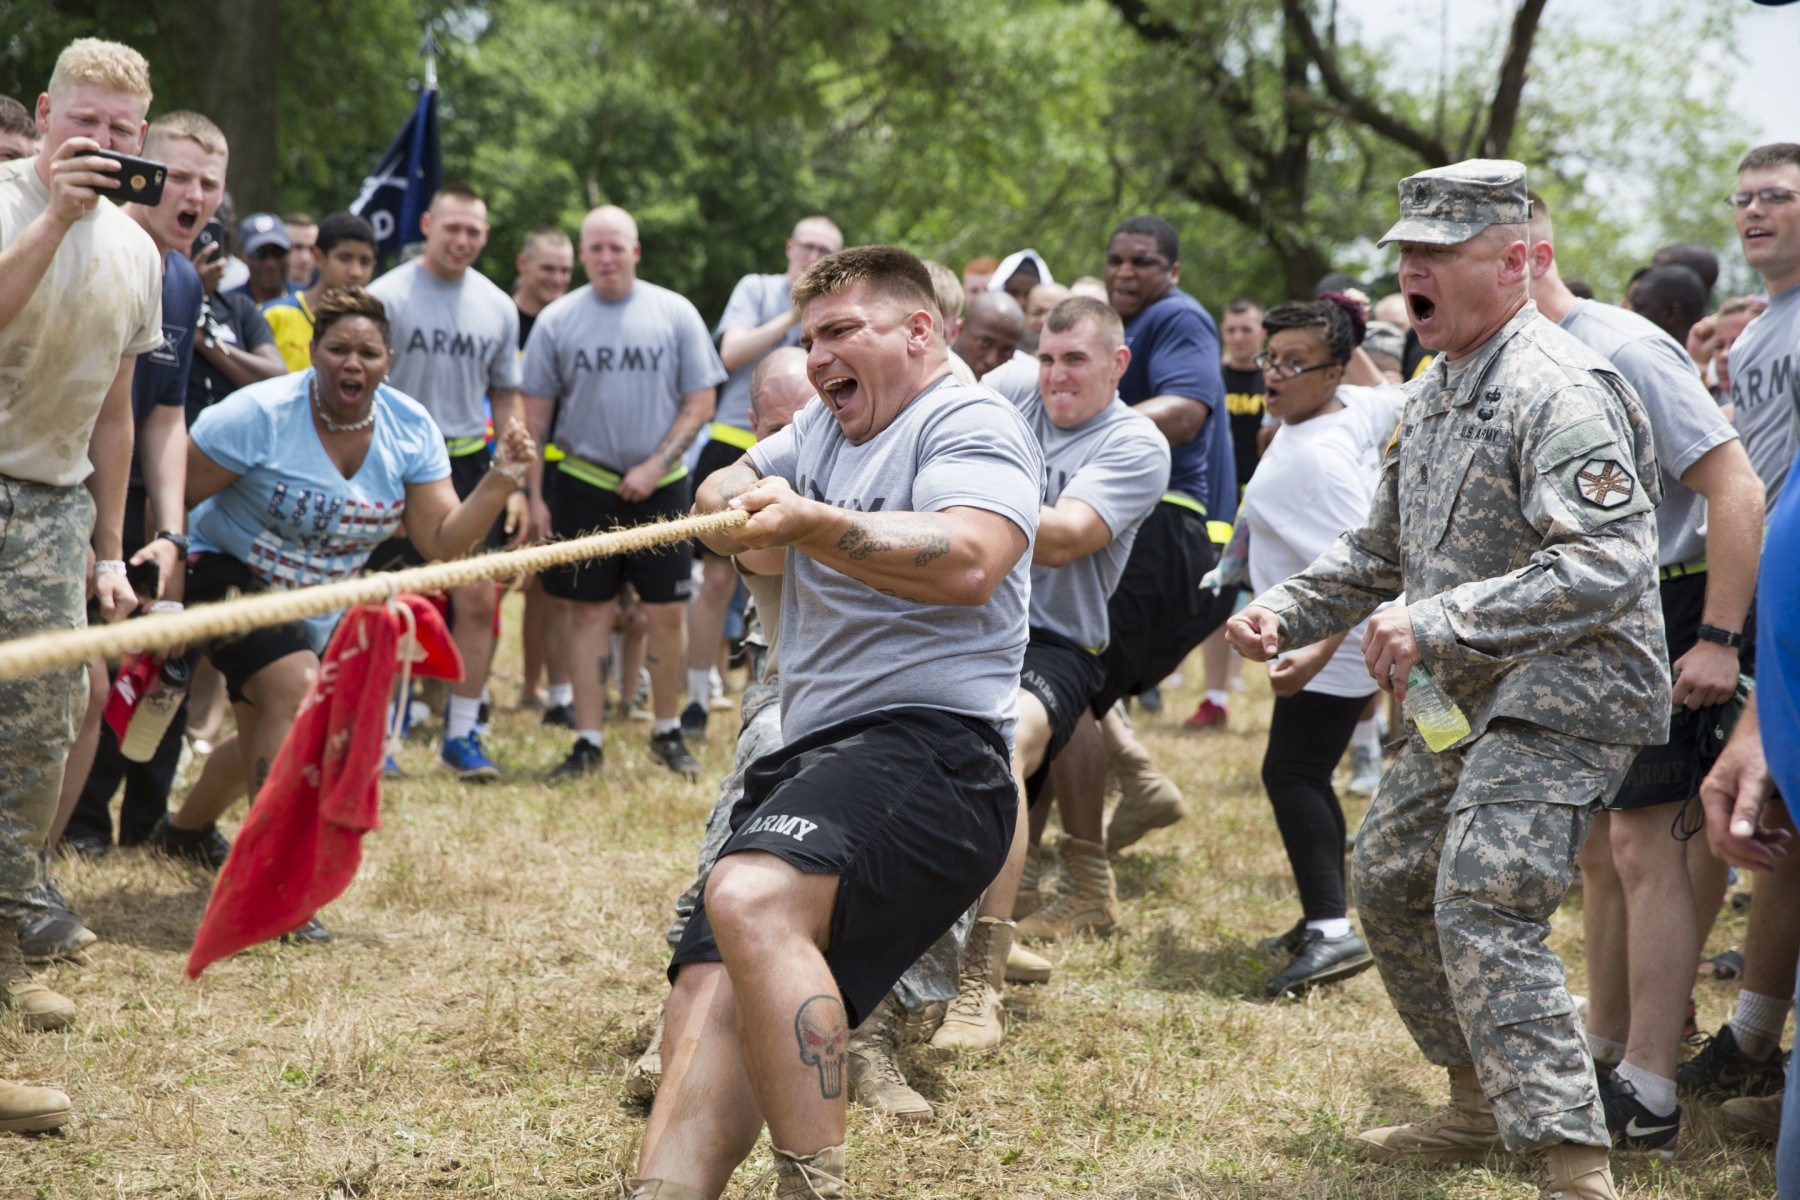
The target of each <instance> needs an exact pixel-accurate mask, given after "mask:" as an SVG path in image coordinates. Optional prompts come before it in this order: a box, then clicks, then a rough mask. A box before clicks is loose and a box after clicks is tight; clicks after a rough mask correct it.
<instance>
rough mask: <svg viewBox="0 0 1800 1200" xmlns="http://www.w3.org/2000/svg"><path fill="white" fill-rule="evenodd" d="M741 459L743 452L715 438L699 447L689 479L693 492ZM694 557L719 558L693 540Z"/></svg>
mask: <svg viewBox="0 0 1800 1200" xmlns="http://www.w3.org/2000/svg"><path fill="white" fill-rule="evenodd" d="M742 457H744V451H742V450H740V449H738V448H737V447H736V446H734V445H732V444H731V443H730V442H721V441H719V440H718V439H717V438H714V439H713V440H712V441H710V442H708V443H706V445H704V446H702V447H700V460H699V461H698V462H696V463H695V464H694V474H693V475H692V477H691V478H692V479H693V481H694V490H695V491H696V492H697V491H699V490H700V485H701V484H703V483H705V482H706V477H707V476H708V475H711V474H712V473H713V472H715V471H723V470H724V469H725V468H726V467H729V466H731V465H732V464H733V463H735V462H736V461H737V460H738V459H740V458H742ZM694 557H695V558H718V557H720V556H719V555H717V554H714V553H713V552H712V551H711V550H708V549H707V548H706V543H705V542H703V541H701V540H700V539H699V538H695V539H694Z"/></svg>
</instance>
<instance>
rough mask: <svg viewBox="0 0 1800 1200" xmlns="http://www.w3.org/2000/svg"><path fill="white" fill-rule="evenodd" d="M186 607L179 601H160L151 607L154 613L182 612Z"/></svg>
mask: <svg viewBox="0 0 1800 1200" xmlns="http://www.w3.org/2000/svg"><path fill="white" fill-rule="evenodd" d="M184 608H185V606H184V605H183V604H182V603H181V601H179V600H158V601H157V602H156V603H155V604H152V605H151V606H150V611H151V612H153V613H169V612H182V611H184Z"/></svg>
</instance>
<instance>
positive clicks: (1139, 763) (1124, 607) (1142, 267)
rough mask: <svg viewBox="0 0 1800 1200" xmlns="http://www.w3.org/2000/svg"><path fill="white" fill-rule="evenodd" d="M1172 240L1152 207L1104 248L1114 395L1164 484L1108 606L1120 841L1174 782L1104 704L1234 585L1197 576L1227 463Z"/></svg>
mask: <svg viewBox="0 0 1800 1200" xmlns="http://www.w3.org/2000/svg"><path fill="white" fill-rule="evenodd" d="M1180 279H1181V239H1180V236H1179V235H1178V234H1177V233H1176V232H1175V227H1174V226H1173V225H1171V224H1169V223H1168V222H1167V221H1165V220H1163V219H1162V218H1161V217H1154V216H1139V217H1132V218H1130V219H1129V220H1127V221H1124V222H1121V223H1120V225H1119V227H1118V228H1117V229H1115V230H1113V235H1112V239H1111V241H1109V242H1108V243H1107V247H1106V291H1107V297H1108V299H1109V300H1110V301H1111V302H1112V306H1113V308H1114V309H1115V310H1117V312H1118V314H1119V316H1120V317H1122V318H1123V319H1124V321H1125V342H1126V345H1128V346H1130V347H1131V364H1130V365H1129V366H1128V367H1126V369H1125V375H1124V378H1122V379H1120V380H1119V398H1120V399H1122V400H1123V401H1125V403H1126V404H1129V405H1130V406H1131V407H1132V408H1134V409H1136V410H1137V411H1138V412H1139V413H1141V414H1143V415H1144V416H1146V417H1149V418H1150V420H1151V421H1152V422H1154V423H1155V425H1156V427H1157V429H1159V430H1160V431H1161V432H1162V435H1163V436H1164V437H1165V438H1167V439H1168V441H1169V454H1170V460H1171V463H1170V472H1169V490H1168V491H1167V492H1165V493H1164V494H1163V498H1162V503H1160V504H1158V505H1157V506H1156V508H1155V510H1154V511H1153V512H1152V513H1151V514H1150V516H1149V517H1147V518H1146V519H1145V521H1144V524H1143V527H1142V528H1141V529H1140V530H1139V531H1138V538H1137V543H1136V545H1134V546H1133V547H1132V551H1131V558H1130V559H1129V560H1128V561H1127V562H1126V564H1125V573H1124V575H1122V576H1121V577H1120V578H1119V584H1118V587H1117V588H1116V589H1115V590H1114V591H1113V595H1112V602H1111V604H1110V606H1109V614H1108V615H1109V617H1110V620H1111V628H1112V630H1113V637H1112V641H1111V642H1110V643H1109V644H1108V645H1107V648H1106V653H1105V654H1104V655H1103V656H1102V660H1103V662H1104V664H1105V666H1106V685H1105V687H1103V688H1102V689H1101V691H1100V694H1099V695H1098V696H1096V697H1095V699H1094V704H1093V709H1094V715H1095V716H1096V717H1098V718H1101V726H1100V727H1101V732H1102V733H1103V734H1104V735H1105V742H1106V748H1107V751H1108V752H1109V754H1110V756H1111V759H1112V763H1111V769H1112V770H1114V771H1115V772H1116V773H1117V774H1118V777H1119V785H1120V799H1119V807H1118V809H1117V810H1116V811H1115V812H1114V814H1113V824H1112V826H1111V828H1109V829H1108V831H1107V846H1108V848H1109V849H1118V848H1121V847H1123V846H1126V845H1129V844H1130V843H1131V842H1134V841H1136V840H1137V839H1138V838H1139V837H1141V836H1143V834H1144V833H1146V832H1148V831H1149V830H1152V829H1156V828H1160V827H1161V826H1164V825H1170V824H1173V823H1174V822H1176V821H1179V820H1180V819H1181V818H1182V816H1183V815H1184V814H1183V809H1182V800H1181V791H1180V789H1178V788H1177V787H1176V786H1175V785H1174V784H1173V783H1171V782H1169V780H1168V779H1167V778H1165V777H1164V776H1163V775H1162V773H1161V772H1160V771H1158V770H1157V769H1156V767H1155V765H1154V764H1153V763H1151V761H1150V758H1149V756H1148V755H1147V754H1146V753H1145V752H1144V749H1143V747H1142V746H1140V745H1139V744H1138V743H1137V741H1136V740H1135V739H1134V738H1133V737H1132V736H1131V733H1130V731H1129V730H1128V729H1126V727H1125V723H1124V721H1122V720H1121V719H1120V718H1119V717H1118V716H1117V715H1115V714H1113V713H1112V712H1111V711H1110V710H1111V709H1112V707H1113V704H1114V702H1116V701H1117V700H1119V699H1120V698H1121V697H1124V696H1132V695H1136V694H1137V693H1139V692H1142V691H1145V690H1147V689H1149V688H1153V687H1155V686H1156V685H1157V684H1158V683H1160V682H1161V681H1162V680H1163V678H1164V677H1166V676H1167V675H1169V674H1170V673H1171V672H1173V671H1174V670H1175V669H1176V668H1177V667H1178V666H1180V665H1181V661H1182V660H1183V659H1184V658H1186V657H1187V655H1188V652H1189V651H1190V650H1192V649H1193V648H1194V647H1195V646H1198V645H1199V644H1200V643H1201V642H1202V641H1204V640H1205V639H1206V635H1207V634H1209V633H1211V632H1212V631H1213V630H1214V629H1217V628H1218V627H1219V626H1220V625H1221V624H1223V623H1224V621H1225V618H1226V617H1228V616H1230V615H1231V605H1232V601H1233V600H1234V599H1235V598H1236V597H1235V595H1233V594H1231V593H1227V594H1226V595H1225V596H1222V597H1221V596H1219V595H1216V594H1215V593H1213V592H1210V591H1205V592H1203V591H1202V590H1201V588H1200V579H1201V577H1202V576H1204V575H1205V574H1206V573H1207V572H1208V571H1210V570H1212V568H1213V564H1214V563H1215V562H1217V561H1218V556H1219V547H1220V546H1222V545H1224V544H1225V543H1226V542H1228V541H1230V540H1231V521H1232V519H1233V518H1234V517H1235V516H1236V515H1237V468H1236V464H1235V461H1234V459H1233V456H1232V449H1231V425H1230V422H1229V420H1228V419H1227V414H1226V412H1225V385H1224V383H1223V382H1222V381H1221V379H1220V377H1219V331H1218V329H1217V327H1216V326H1214V324H1213V319H1212V317H1211V316H1210V315H1208V314H1207V311H1206V309H1204V308H1202V307H1201V306H1200V302H1199V301H1197V300H1195V299H1194V298H1193V297H1192V296H1190V295H1188V294H1187V293H1186V292H1184V291H1182V290H1181V289H1180V288H1179V287H1177V286H1176V284H1177V283H1178V282H1180Z"/></svg>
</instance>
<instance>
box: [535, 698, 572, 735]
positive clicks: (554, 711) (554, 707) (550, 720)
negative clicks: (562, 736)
mask: <svg viewBox="0 0 1800 1200" xmlns="http://www.w3.org/2000/svg"><path fill="white" fill-rule="evenodd" d="M542 723H543V724H545V725H551V726H555V727H556V728H558V729H573V728H575V706H574V705H573V704H551V705H547V706H546V707H545V708H544V716H543V722H542Z"/></svg>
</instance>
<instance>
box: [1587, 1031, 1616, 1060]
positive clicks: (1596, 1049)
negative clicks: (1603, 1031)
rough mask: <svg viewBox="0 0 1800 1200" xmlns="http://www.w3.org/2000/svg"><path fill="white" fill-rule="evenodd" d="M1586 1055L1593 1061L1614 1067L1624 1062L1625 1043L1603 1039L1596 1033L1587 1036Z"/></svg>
mask: <svg viewBox="0 0 1800 1200" xmlns="http://www.w3.org/2000/svg"><path fill="white" fill-rule="evenodd" d="M1587 1044H1588V1053H1589V1054H1591V1055H1593V1056H1594V1061H1595V1062H1597V1063H1604V1064H1606V1065H1607V1066H1609V1067H1616V1066H1618V1065H1619V1064H1620V1063H1622V1062H1624V1061H1625V1043H1624V1042H1615V1041H1613V1040H1612V1039H1611V1038H1603V1037H1601V1036H1600V1035H1599V1034H1597V1033H1590V1034H1588V1035H1587Z"/></svg>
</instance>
